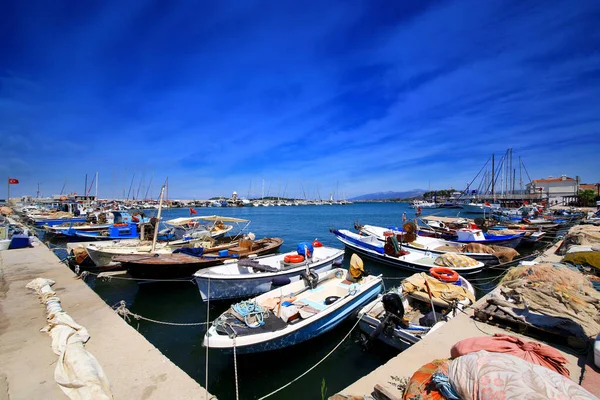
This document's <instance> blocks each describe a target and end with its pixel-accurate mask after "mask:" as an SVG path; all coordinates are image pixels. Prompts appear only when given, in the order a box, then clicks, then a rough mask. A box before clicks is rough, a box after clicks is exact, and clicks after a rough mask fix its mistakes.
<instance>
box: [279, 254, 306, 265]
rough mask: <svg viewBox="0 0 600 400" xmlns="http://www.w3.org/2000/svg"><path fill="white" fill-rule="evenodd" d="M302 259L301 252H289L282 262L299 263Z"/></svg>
mask: <svg viewBox="0 0 600 400" xmlns="http://www.w3.org/2000/svg"><path fill="white" fill-rule="evenodd" d="M302 261H304V256H303V255H301V254H290V255H287V256H285V257H284V258H283V262H286V263H299V262H302Z"/></svg>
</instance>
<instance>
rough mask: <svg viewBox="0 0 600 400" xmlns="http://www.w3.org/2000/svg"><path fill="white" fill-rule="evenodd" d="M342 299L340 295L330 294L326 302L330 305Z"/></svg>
mask: <svg viewBox="0 0 600 400" xmlns="http://www.w3.org/2000/svg"><path fill="white" fill-rule="evenodd" d="M339 299H340V296H329V297H326V298H325V304H326V305H330V304H333V303H335V302H336V301H338V300H339Z"/></svg>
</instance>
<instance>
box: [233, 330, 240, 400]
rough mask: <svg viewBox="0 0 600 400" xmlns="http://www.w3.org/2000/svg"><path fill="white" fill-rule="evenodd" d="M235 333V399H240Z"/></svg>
mask: <svg viewBox="0 0 600 400" xmlns="http://www.w3.org/2000/svg"><path fill="white" fill-rule="evenodd" d="M235 337H236V336H235V335H234V336H233V373H234V374H235V399H236V400H239V398H240V395H239V385H238V373H237V354H236V345H235Z"/></svg>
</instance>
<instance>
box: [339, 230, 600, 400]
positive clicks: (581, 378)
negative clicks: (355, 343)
mask: <svg viewBox="0 0 600 400" xmlns="http://www.w3.org/2000/svg"><path fill="white" fill-rule="evenodd" d="M560 243H561V242H559V243H557V244H555V245H554V246H552V247H551V248H549V249H547V250H546V252H545V253H544V254H542V255H541V256H540V257H538V258H537V259H536V261H540V262H559V261H560V260H561V259H562V257H561V256H557V255H556V254H554V252H555V251H556V249H557V248H558V247H559V246H560ZM486 298H487V296H484V297H483V298H481V299H479V301H478V302H477V303H476V304H480V303H482V302H485V301H486ZM472 317H473V309H472V308H469V309H468V310H467V311H466V313H464V314H460V315H458V316H457V317H456V318H453V319H451V320H450V321H449V322H448V323H447V324H446V325H444V326H443V327H441V328H440V329H438V330H436V331H434V332H432V333H431V334H429V335H427V336H426V337H425V338H424V339H423V340H421V341H420V342H419V343H416V344H414V345H412V346H411V347H410V348H408V349H407V350H405V351H403V352H401V353H399V354H398V355H397V356H396V357H394V358H392V359H391V360H389V361H388V362H387V363H386V364H384V365H382V366H380V367H379V368H377V369H376V370H374V371H372V372H371V373H370V374H368V375H366V376H364V377H362V378H361V379H359V380H358V381H356V382H354V383H353V384H351V385H350V386H348V387H346V388H345V389H343V390H341V391H340V392H339V393H340V394H343V395H345V396H365V395H372V394H373V392H374V388H375V386H376V385H378V386H379V387H382V388H383V391H382V392H383V393H385V394H386V395H389V396H385V397H376V398H378V399H379V398H388V399H390V400H395V399H400V398H402V393H403V392H402V390H400V389H398V387H397V384H398V382H399V380H400V379H403V378H406V379H410V377H411V376H412V375H413V373H415V372H416V371H417V369H419V368H420V367H421V366H422V365H425V364H427V363H429V362H431V361H433V360H435V359H445V358H450V349H451V348H452V346H453V345H454V344H455V343H456V342H458V341H460V340H463V339H467V338H471V337H479V336H488V335H493V334H495V333H502V334H508V335H512V336H516V337H519V338H521V339H523V340H525V341H531V342H538V343H541V342H540V341H538V340H535V339H534V338H531V337H528V336H523V335H519V334H518V333H516V332H514V331H509V330H506V329H502V328H500V327H496V326H492V325H489V324H486V323H483V322H479V321H476V320H474V319H473V318H472ZM543 344H545V345H549V346H551V347H554V348H555V349H557V350H558V351H559V352H560V353H561V354H562V355H563V356H564V357H565V358H566V359H567V360H568V361H569V363H568V365H567V366H566V367H567V368H568V369H569V372H570V375H571V379H572V380H573V381H575V382H577V383H579V384H581V385H582V386H583V387H584V388H585V389H587V390H588V391H589V392H590V393H592V394H594V395H595V396H598V397H600V373H599V370H598V369H597V368H595V367H593V366H592V364H593V352H591V351H590V352H589V353H585V354H581V352H580V353H578V352H577V351H576V350H574V349H570V348H567V347H562V346H557V345H554V344H550V343H543ZM390 351H395V350H393V349H391V348H390Z"/></svg>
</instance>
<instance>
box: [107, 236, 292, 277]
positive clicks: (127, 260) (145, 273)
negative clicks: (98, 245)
mask: <svg viewBox="0 0 600 400" xmlns="http://www.w3.org/2000/svg"><path fill="white" fill-rule="evenodd" d="M282 243H283V240H282V239H281V238H263V239H259V240H246V241H240V244H239V246H236V247H230V248H228V249H223V250H219V249H218V248H217V249H212V248H211V249H204V248H202V247H198V248H182V249H176V250H175V252H173V253H170V254H160V253H157V252H156V251H152V250H151V251H150V252H149V253H148V254H124V255H117V256H114V257H113V261H116V262H118V263H121V265H122V266H123V267H124V268H125V269H126V270H127V273H128V274H129V275H131V276H132V277H134V278H137V279H189V278H191V277H192V276H193V275H194V273H195V272H196V271H198V270H199V269H202V268H207V267H214V266H215V265H220V264H223V263H225V262H235V261H237V260H239V259H240V258H246V257H248V256H250V255H256V256H260V255H265V254H270V253H274V252H276V251H277V250H279V248H280V247H281V245H282ZM191 254H193V255H191Z"/></svg>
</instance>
